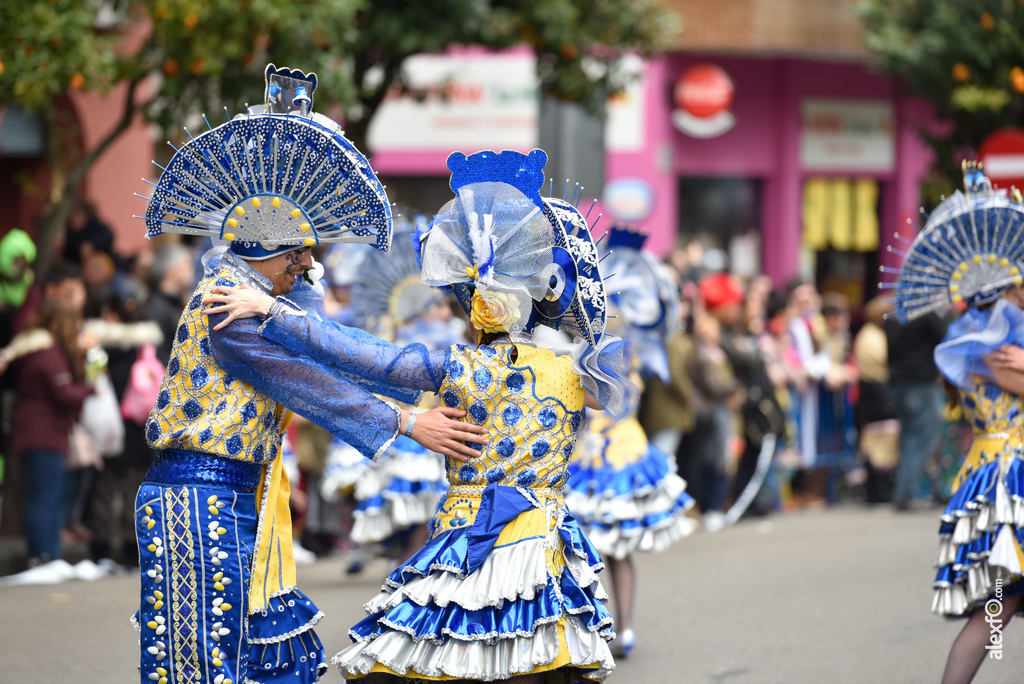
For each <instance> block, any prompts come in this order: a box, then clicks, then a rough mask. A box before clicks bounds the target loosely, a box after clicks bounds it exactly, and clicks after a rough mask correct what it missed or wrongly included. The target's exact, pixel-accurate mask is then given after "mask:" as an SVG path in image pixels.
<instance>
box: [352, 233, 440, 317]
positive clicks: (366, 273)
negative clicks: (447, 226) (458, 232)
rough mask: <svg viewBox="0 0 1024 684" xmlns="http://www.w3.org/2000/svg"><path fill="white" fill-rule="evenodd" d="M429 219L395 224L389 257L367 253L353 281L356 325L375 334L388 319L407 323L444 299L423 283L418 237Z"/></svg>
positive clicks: (353, 307)
mask: <svg viewBox="0 0 1024 684" xmlns="http://www.w3.org/2000/svg"><path fill="white" fill-rule="evenodd" d="M426 228H427V219H426V217H424V216H417V217H416V218H415V219H413V220H408V219H405V218H404V217H403V218H400V219H396V220H395V233H394V242H393V244H392V245H391V250H390V251H389V252H387V253H386V254H385V253H383V252H378V251H370V252H368V253H367V254H366V255H365V257H364V258H363V260H362V261H361V262H360V263H359V266H358V268H357V269H356V273H355V277H354V279H353V281H352V316H353V321H354V323H355V324H356V325H357V326H359V327H360V328H363V329H364V330H368V331H370V332H376V331H377V330H378V329H379V328H380V327H381V325H382V323H383V321H384V320H385V319H387V320H388V321H389V322H390V323H392V324H394V325H401V324H403V323H406V322H408V321H410V320H412V319H413V318H415V317H416V316H418V315H420V314H422V313H423V312H424V311H426V310H427V309H429V308H430V307H431V306H433V305H434V304H437V303H438V302H439V301H441V300H442V299H443V298H444V294H443V293H442V292H441V291H439V290H437V289H435V288H432V287H430V286H429V285H425V284H423V282H422V281H421V280H420V263H419V254H418V251H419V250H418V249H417V247H418V244H417V241H418V240H419V236H420V234H421V231H422V230H425V229H426Z"/></svg>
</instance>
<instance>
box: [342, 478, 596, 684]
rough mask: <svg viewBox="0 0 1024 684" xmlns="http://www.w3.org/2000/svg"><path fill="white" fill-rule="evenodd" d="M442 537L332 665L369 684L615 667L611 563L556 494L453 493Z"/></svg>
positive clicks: (401, 574)
mask: <svg viewBox="0 0 1024 684" xmlns="http://www.w3.org/2000/svg"><path fill="white" fill-rule="evenodd" d="M434 527H435V531H434V536H433V537H432V539H431V540H430V541H429V542H428V543H427V544H426V545H425V546H424V547H423V548H422V549H420V551H419V552H417V553H416V554H415V555H414V556H413V557H412V558H411V559H409V561H408V562H406V563H405V564H404V565H403V566H402V567H400V568H398V569H397V570H395V572H393V573H392V574H391V575H390V576H389V577H388V578H387V580H386V582H385V584H384V586H383V587H382V588H381V593H380V594H378V595H377V596H376V597H374V598H373V599H372V600H371V601H370V602H369V603H367V604H366V606H365V609H366V612H367V613H368V614H369V615H368V617H366V618H365V619H364V620H362V621H361V622H359V623H358V624H357V625H355V626H354V627H353V628H352V629H351V630H350V632H349V636H350V637H351V639H352V641H353V642H354V643H353V645H352V646H350V647H348V648H347V649H345V650H344V651H342V652H340V653H338V654H337V655H336V656H335V657H334V659H333V661H332V662H334V664H335V665H337V666H338V668H339V669H340V670H341V673H342V675H343V676H344V677H346V678H349V679H357V678H358V679H360V681H366V682H368V683H380V682H393V681H398V680H399V679H398V678H400V681H416V680H418V679H423V680H436V679H444V678H453V677H454V678H458V679H472V680H480V681H495V680H502V679H508V678H510V677H514V676H516V675H521V674H530V673H539V672H549V671H555V670H558V671H559V674H560V675H561V676H563V677H564V680H559V681H566V682H582V681H600V680H602V679H604V678H605V677H606V676H607V675H608V674H609V673H610V672H611V670H612V668H613V667H614V662H613V660H612V656H611V652H610V651H609V648H608V644H607V641H610V640H611V639H613V638H614V633H613V632H612V618H611V616H610V615H609V613H608V611H607V609H606V608H605V605H604V601H605V600H606V599H607V594H606V593H605V592H604V589H603V588H602V587H601V584H600V582H599V581H598V578H597V573H598V572H599V571H600V569H601V568H602V563H601V560H600V557H599V556H598V554H597V551H596V550H595V549H594V548H593V546H592V545H591V544H590V543H589V542H588V541H587V539H586V536H585V535H584V534H583V531H582V530H581V529H580V526H579V525H578V524H577V523H576V521H575V520H574V519H573V517H572V516H571V514H569V513H568V511H567V510H566V509H565V506H564V504H563V502H562V499H561V496H560V495H559V493H558V492H554V491H552V490H537V489H533V490H530V489H520V488H516V487H505V486H498V485H491V486H489V487H486V488H481V487H461V486H460V487H453V488H452V489H451V490H449V492H448V496H447V499H446V501H445V503H444V505H443V506H442V507H441V509H440V512H439V514H438V516H437V518H435V520H434Z"/></svg>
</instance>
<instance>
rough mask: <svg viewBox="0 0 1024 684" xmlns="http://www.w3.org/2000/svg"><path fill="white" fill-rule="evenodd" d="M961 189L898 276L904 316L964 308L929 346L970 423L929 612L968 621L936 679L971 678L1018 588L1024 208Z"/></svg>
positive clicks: (970, 171)
mask: <svg viewBox="0 0 1024 684" xmlns="http://www.w3.org/2000/svg"><path fill="white" fill-rule="evenodd" d="M964 171H965V173H964V188H965V192H964V193H960V192H959V191H958V192H956V193H955V194H954V195H952V196H951V197H949V198H947V199H946V200H945V201H943V202H942V204H940V205H939V206H938V207H937V208H936V209H935V211H934V212H933V213H932V215H931V217H930V218H929V220H928V223H927V224H926V225H925V227H924V229H923V230H922V231H921V233H920V234H919V235H918V236H917V238H916V239H915V240H914V242H913V244H912V245H911V247H910V250H909V252H908V254H907V256H906V258H905V260H904V263H903V266H902V268H901V269H900V272H899V281H898V283H897V287H896V311H897V313H898V314H899V317H900V320H901V321H904V322H906V321H907V320H910V319H914V318H916V317H918V316H922V315H924V314H926V313H928V312H930V311H934V310H935V309H939V308H942V307H945V306H948V305H950V304H955V303H961V302H962V303H965V304H967V305H968V307H970V308H969V309H968V310H967V312H966V313H965V314H964V315H963V316H962V317H961V318H960V319H959V320H957V321H955V322H954V323H953V324H952V325H951V326H950V328H949V331H948V333H947V334H946V337H945V339H944V340H943V341H942V343H941V344H940V345H939V346H938V347H937V348H936V350H935V363H936V365H937V366H938V368H939V370H940V371H941V372H942V374H943V376H944V377H945V378H946V380H947V381H948V382H949V383H950V384H952V385H954V386H955V387H956V389H957V390H958V391H959V401H960V405H961V406H962V407H963V409H964V412H965V414H966V415H967V417H968V419H969V421H970V423H971V426H972V428H973V430H974V439H973V442H972V444H971V449H970V451H969V452H968V453H967V456H966V458H965V459H964V462H963V465H962V466H961V468H960V472H959V474H958V475H957V477H956V480H955V481H954V483H953V496H952V499H951V500H950V502H949V504H948V505H947V506H946V510H945V512H944V513H943V516H942V524H941V526H940V528H939V552H938V556H937V557H936V561H935V564H936V566H937V567H938V575H937V576H936V578H935V585H934V586H935V594H934V599H933V601H932V611H933V612H935V613H937V614H939V615H945V616H952V617H960V616H965V617H969V619H968V621H967V624H966V625H965V626H964V628H963V630H962V631H961V632H960V635H959V636H958V637H957V639H956V641H955V642H954V643H953V646H952V648H951V649H950V652H949V658H948V660H947V662H946V669H945V673H944V674H943V678H942V681H943V684H966V682H970V681H971V680H972V679H973V678H974V675H975V674H976V673H977V671H978V668H979V667H980V666H981V663H982V661H983V660H984V659H985V657H986V654H988V653H998V656H999V657H1001V655H1002V651H1001V650H1000V651H989V649H987V648H986V647H987V646H988V645H990V635H991V634H992V633H993V624H995V625H997V626H998V628H999V633H1000V634H1001V633H1002V629H1003V628H1004V627H1005V626H1006V624H1007V623H1008V622H1009V621H1010V618H1011V617H1012V616H1013V614H1014V612H1015V611H1017V610H1020V609H1021V608H1022V607H1024V606H1022V604H1021V603H1020V597H1021V594H1022V593H1024V579H1022V575H1024V552H1022V543H1024V367H1014V366H1018V364H1015V363H1014V359H1016V358H1018V357H1019V355H1020V354H1021V353H1022V350H1021V349H1019V347H1021V346H1024V313H1022V312H1021V309H1020V306H1021V305H1022V304H1024V288H1022V286H1024V276H1022V270H1024V207H1022V206H1021V203H1020V195H1019V194H1017V193H1015V195H1016V197H1015V198H1011V197H1008V196H1007V195H1006V193H1005V192H999V191H995V190H993V189H992V186H991V184H990V183H989V180H988V179H987V178H986V177H985V176H984V175H982V173H981V167H980V165H976V164H965V166H964Z"/></svg>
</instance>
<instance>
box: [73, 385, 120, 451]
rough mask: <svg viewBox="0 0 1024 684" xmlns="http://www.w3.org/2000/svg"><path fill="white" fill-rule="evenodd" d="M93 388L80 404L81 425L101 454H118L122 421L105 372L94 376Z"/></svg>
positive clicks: (112, 389)
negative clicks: (93, 391)
mask: <svg viewBox="0 0 1024 684" xmlns="http://www.w3.org/2000/svg"><path fill="white" fill-rule="evenodd" d="M95 390H96V391H95V393H94V394H93V395H92V396H90V397H88V398H87V399H86V400H85V402H84V403H83V404H82V426H83V427H84V428H85V429H86V431H87V432H88V433H89V435H90V436H92V438H93V443H94V445H95V448H96V451H97V452H98V453H99V454H100V455H101V456H103V457H104V458H107V457H110V456H119V455H120V454H121V453H122V452H123V451H124V421H123V420H122V419H121V412H120V410H118V409H119V407H118V405H117V395H116V394H115V393H114V386H113V385H112V384H111V383H110V377H109V376H108V375H107V374H106V373H103V374H102V375H100V376H98V377H97V378H96V384H95Z"/></svg>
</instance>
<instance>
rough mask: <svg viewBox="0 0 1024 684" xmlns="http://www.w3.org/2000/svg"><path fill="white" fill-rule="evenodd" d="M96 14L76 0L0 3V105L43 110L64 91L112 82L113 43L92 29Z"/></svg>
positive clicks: (110, 38) (92, 9)
mask: <svg viewBox="0 0 1024 684" xmlns="http://www.w3.org/2000/svg"><path fill="white" fill-rule="evenodd" d="M95 20H96V10H95V9H94V8H92V7H90V6H88V5H87V4H86V3H83V2H80V1H76V0H55V1H53V2H49V1H47V0H4V2H2V3H0V63H2V64H3V68H2V71H0V106H2V105H4V104H8V103H11V102H18V103H20V104H22V105H24V106H25V107H27V108H29V109H34V110H39V109H43V108H46V107H49V106H50V105H51V103H52V101H53V98H55V97H58V96H60V95H61V94H63V93H64V92H65V91H66V90H68V89H69V88H72V87H75V88H80V89H85V88H90V89H91V88H106V87H109V86H110V85H111V83H112V82H113V81H114V80H115V79H116V76H115V74H116V70H115V68H114V61H115V60H114V54H113V45H114V38H113V37H112V36H110V35H109V34H104V33H101V32H97V31H95V30H94V28H93V26H94V24H95Z"/></svg>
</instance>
